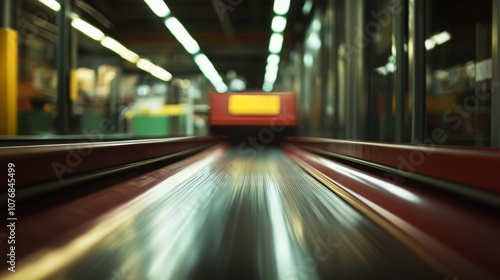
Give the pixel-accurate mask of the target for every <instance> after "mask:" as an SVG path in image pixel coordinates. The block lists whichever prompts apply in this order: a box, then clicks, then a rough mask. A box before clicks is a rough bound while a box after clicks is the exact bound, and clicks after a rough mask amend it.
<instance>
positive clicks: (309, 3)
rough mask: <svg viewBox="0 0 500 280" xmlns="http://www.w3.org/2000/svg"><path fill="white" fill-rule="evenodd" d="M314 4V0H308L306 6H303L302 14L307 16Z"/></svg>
mask: <svg viewBox="0 0 500 280" xmlns="http://www.w3.org/2000/svg"><path fill="white" fill-rule="evenodd" d="M312 6H313V0H306V2H305V3H304V6H303V7H302V14H303V15H305V16H307V15H308V14H309V13H310V12H311V10H312Z"/></svg>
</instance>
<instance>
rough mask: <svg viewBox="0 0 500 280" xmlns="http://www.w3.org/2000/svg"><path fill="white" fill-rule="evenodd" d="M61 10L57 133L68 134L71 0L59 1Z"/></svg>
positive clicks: (57, 63) (69, 115)
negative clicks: (69, 16)
mask: <svg viewBox="0 0 500 280" xmlns="http://www.w3.org/2000/svg"><path fill="white" fill-rule="evenodd" d="M59 3H60V4H61V10H60V11H59V12H58V13H57V15H56V18H57V27H58V28H57V47H56V48H57V53H56V69H57V124H56V125H57V133H58V134H61V135H65V134H68V133H69V131H70V125H69V123H70V120H71V100H70V71H71V58H72V55H71V50H70V48H71V45H72V44H71V43H70V42H71V37H70V36H71V22H70V19H69V18H68V16H67V15H69V13H70V12H71V0H59Z"/></svg>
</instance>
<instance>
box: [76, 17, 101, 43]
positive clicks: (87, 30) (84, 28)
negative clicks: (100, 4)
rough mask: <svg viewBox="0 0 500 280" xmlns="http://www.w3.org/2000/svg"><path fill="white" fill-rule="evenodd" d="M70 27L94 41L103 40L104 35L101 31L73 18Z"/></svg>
mask: <svg viewBox="0 0 500 280" xmlns="http://www.w3.org/2000/svg"><path fill="white" fill-rule="evenodd" d="M71 26H73V27H74V28H76V29H78V30H80V31H81V32H82V33H83V34H85V35H87V36H89V37H90V38H92V39H94V40H96V41H101V40H102V39H104V33H102V31H101V30H99V29H98V28H97V27H94V26H93V25H91V24H90V23H88V22H86V21H84V20H82V19H80V18H75V19H74V20H73V21H72V22H71Z"/></svg>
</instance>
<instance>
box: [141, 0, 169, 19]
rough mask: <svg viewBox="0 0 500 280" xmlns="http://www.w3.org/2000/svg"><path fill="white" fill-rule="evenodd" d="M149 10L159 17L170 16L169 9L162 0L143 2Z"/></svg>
mask: <svg viewBox="0 0 500 280" xmlns="http://www.w3.org/2000/svg"><path fill="white" fill-rule="evenodd" d="M144 2H146V4H148V6H149V8H150V9H151V10H152V11H153V12H154V13H155V14H156V15H157V16H159V17H161V18H164V17H166V16H168V15H169V14H170V9H169V8H168V7H167V5H166V4H165V2H163V0H144Z"/></svg>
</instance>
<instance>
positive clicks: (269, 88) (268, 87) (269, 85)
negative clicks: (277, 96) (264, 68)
mask: <svg viewBox="0 0 500 280" xmlns="http://www.w3.org/2000/svg"><path fill="white" fill-rule="evenodd" d="M262 89H263V90H264V91H265V92H271V91H272V90H273V84H272V83H267V82H266V83H264V85H263V86H262Z"/></svg>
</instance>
